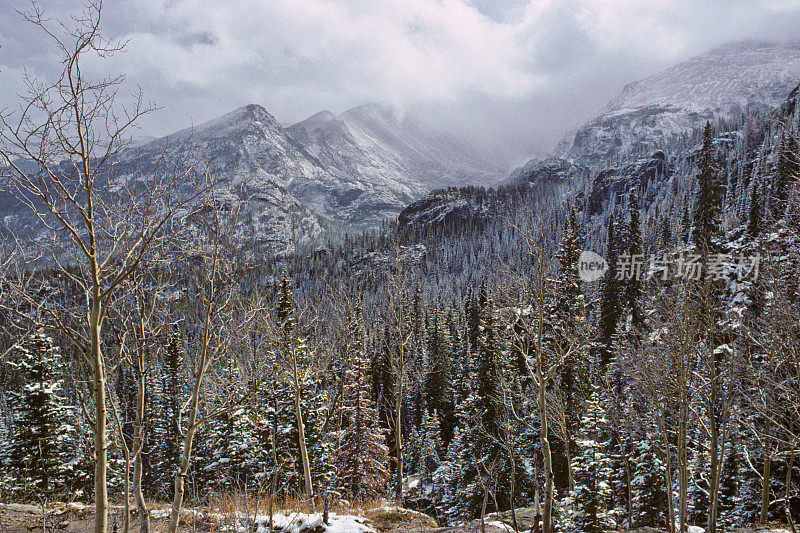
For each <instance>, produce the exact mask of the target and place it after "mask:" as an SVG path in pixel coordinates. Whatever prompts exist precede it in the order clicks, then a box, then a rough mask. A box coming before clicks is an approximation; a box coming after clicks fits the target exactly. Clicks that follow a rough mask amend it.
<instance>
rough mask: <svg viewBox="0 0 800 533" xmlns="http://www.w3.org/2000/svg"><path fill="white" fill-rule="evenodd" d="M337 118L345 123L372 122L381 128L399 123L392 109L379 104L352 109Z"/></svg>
mask: <svg viewBox="0 0 800 533" xmlns="http://www.w3.org/2000/svg"><path fill="white" fill-rule="evenodd" d="M339 118H340V119H341V120H344V121H345V122H347V121H356V122H362V123H369V122H372V123H375V124H380V125H382V126H396V125H398V124H399V123H400V120H399V118H398V117H397V114H396V113H395V112H394V110H393V109H391V108H389V107H386V106H383V105H380V104H365V105H361V106H358V107H354V108H353V109H349V110H347V111H345V112H344V113H342V114H341V115H339Z"/></svg>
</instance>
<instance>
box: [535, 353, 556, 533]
mask: <svg viewBox="0 0 800 533" xmlns="http://www.w3.org/2000/svg"><path fill="white" fill-rule="evenodd" d="M536 359H537V361H536V366H537V369H536V371H537V374H538V382H539V383H538V385H539V401H538V404H539V439H540V440H541V443H542V459H543V463H544V506H543V510H542V511H543V512H542V533H552V531H553V524H552V513H553V490H554V487H553V456H552V453H551V451H550V436H549V434H548V433H549V429H548V424H547V382H546V381H545V377H544V372H543V370H542V354H541V350H540V351H539V353H538V354H537V358H536Z"/></svg>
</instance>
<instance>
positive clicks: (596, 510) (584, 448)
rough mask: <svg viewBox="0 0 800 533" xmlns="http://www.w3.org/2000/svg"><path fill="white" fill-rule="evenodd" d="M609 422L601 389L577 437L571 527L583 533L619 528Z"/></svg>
mask: <svg viewBox="0 0 800 533" xmlns="http://www.w3.org/2000/svg"><path fill="white" fill-rule="evenodd" d="M607 424H608V420H607V419H606V413H605V408H604V406H603V399H602V395H601V392H600V389H599V387H597V386H595V387H594V390H593V391H592V394H591V396H590V397H589V400H587V402H586V412H585V414H584V416H583V420H582V421H581V428H580V432H579V435H578V450H579V452H580V453H579V454H578V456H577V457H576V458H575V492H574V494H573V498H572V499H573V501H574V502H575V511H574V512H573V515H572V523H573V524H574V525H575V528H576V531H579V532H581V533H602V532H603V531H609V530H612V529H614V528H615V527H616V522H615V518H614V512H613V510H612V506H613V491H612V488H611V485H610V480H611V475H612V472H611V467H610V459H609V457H608V442H605V437H604V435H606V434H607V428H606V426H607Z"/></svg>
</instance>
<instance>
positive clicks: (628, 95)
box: [600, 41, 800, 116]
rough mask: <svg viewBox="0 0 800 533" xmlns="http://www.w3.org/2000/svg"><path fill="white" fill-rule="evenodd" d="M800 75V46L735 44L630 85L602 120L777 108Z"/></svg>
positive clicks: (797, 43)
mask: <svg viewBox="0 0 800 533" xmlns="http://www.w3.org/2000/svg"><path fill="white" fill-rule="evenodd" d="M799 74H800V42H789V43H767V42H760V41H748V42H737V43H729V44H725V45H722V46H719V47H717V48H714V49H712V50H710V51H709V52H707V53H705V54H702V55H699V56H695V57H693V58H691V59H688V60H687V61H684V62H682V63H679V64H677V65H675V66H673V67H671V68H668V69H666V70H664V71H661V72H659V73H657V74H655V75H653V76H650V77H648V78H645V79H643V80H639V81H636V82H633V83H629V84H628V85H626V86H625V88H624V89H623V90H622V92H621V93H620V94H619V95H618V96H617V97H616V98H614V99H613V100H612V101H611V102H610V103H609V104H608V105H607V106H606V107H605V108H604V109H603V110H602V111H601V113H600V116H604V115H611V114H616V113H620V112H627V111H630V110H632V109H636V108H641V107H645V106H675V107H678V108H681V109H684V110H687V111H694V112H704V111H708V110H710V111H714V112H716V113H720V114H730V113H732V112H735V111H737V110H744V109H746V108H748V107H753V106H758V107H764V108H773V107H774V106H775V105H777V103H778V102H780V100H781V99H783V98H785V97H786V90H787V87H789V86H791V85H794V84H795V83H796V82H797V79H798V75H799Z"/></svg>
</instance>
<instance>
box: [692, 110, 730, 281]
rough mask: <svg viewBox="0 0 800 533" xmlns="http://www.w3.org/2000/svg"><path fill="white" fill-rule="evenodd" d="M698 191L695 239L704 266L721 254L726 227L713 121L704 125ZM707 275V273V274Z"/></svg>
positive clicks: (693, 229)
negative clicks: (714, 256) (713, 257)
mask: <svg viewBox="0 0 800 533" xmlns="http://www.w3.org/2000/svg"><path fill="white" fill-rule="evenodd" d="M696 167H697V194H696V197H695V204H694V220H693V227H692V240H693V241H694V243H695V245H696V246H697V250H698V252H699V253H700V255H701V256H702V258H703V265H704V267H705V266H706V265H707V264H708V257H709V255H711V254H714V253H717V251H718V248H719V246H720V244H721V243H720V238H721V230H722V200H723V197H724V195H723V190H722V183H721V181H720V176H719V164H718V163H717V149H716V146H715V144H714V129H713V128H712V126H711V123H710V122H706V125H705V127H704V128H703V144H702V147H701V148H700V152H699V153H698V155H697V162H696ZM704 274H705V273H704Z"/></svg>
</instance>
